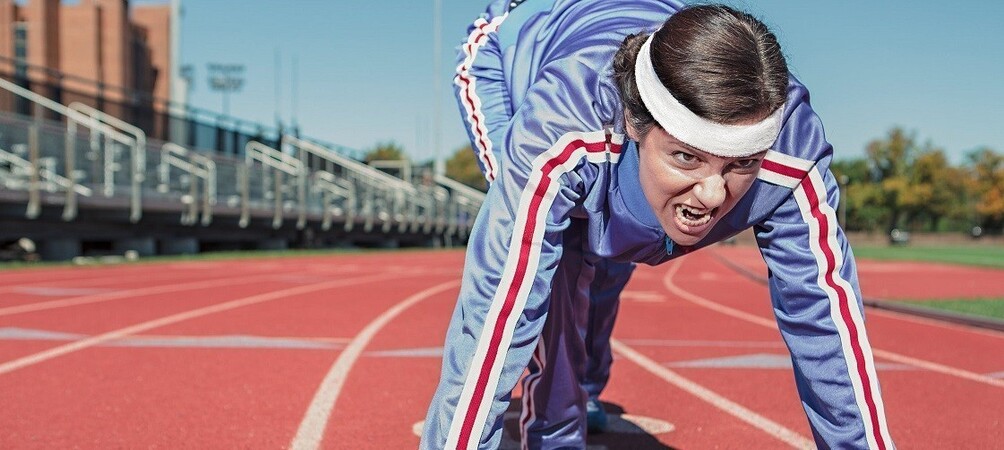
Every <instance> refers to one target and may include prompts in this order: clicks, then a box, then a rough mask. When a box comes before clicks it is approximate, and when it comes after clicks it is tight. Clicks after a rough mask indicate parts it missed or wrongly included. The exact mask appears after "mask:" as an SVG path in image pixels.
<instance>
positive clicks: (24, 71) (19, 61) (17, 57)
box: [14, 22, 28, 77]
mask: <svg viewBox="0 0 1004 450" xmlns="http://www.w3.org/2000/svg"><path fill="white" fill-rule="evenodd" d="M14 61H15V62H14V75H15V76H17V77H26V76H28V24H27V23H25V22H17V23H15V24H14Z"/></svg>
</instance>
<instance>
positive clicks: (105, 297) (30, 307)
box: [0, 273, 272, 316]
mask: <svg viewBox="0 0 1004 450" xmlns="http://www.w3.org/2000/svg"><path fill="white" fill-rule="evenodd" d="M263 278H272V276H270V275H267V274H260V273H259V274H255V275H242V276H239V277H228V278H217V279H214V280H204V281H195V282H191V283H180V284H178V283H170V284H165V285H160V286H152V287H144V288H138V289H126V290H124V291H115V292H106V293H102V294H92V295H84V296H80V297H71V298H64V299H60V300H51V301H47V302H37V303H29V304H25V305H17V306H8V307H6V308H0V316H10V315H14V314H23V313H27V312H34V311H44V310H48V309H57V308H65V307H68V306H77V305H83V304H88V303H99V302H105V301H109V300H117V299H120V298H128V297H139V296H146V295H157V294H166V293H168V292H179V291H188V290H193V289H205V288H213V287H220V286H229V285H233V284H246V283H247V282H249V281H252V280H256V281H260V280H262V279H263Z"/></svg>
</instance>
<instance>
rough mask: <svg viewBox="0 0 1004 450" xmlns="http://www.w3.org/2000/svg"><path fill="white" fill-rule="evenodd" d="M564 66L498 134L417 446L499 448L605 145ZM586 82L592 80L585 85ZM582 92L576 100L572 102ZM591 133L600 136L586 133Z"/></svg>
mask: <svg viewBox="0 0 1004 450" xmlns="http://www.w3.org/2000/svg"><path fill="white" fill-rule="evenodd" d="M587 78H588V77H586V76H580V77H577V78H576V75H574V74H569V73H568V72H567V67H565V66H564V65H563V64H561V63H557V64H555V66H554V67H551V68H546V69H544V70H542V71H541V73H540V76H539V78H538V81H537V82H535V83H534V85H533V86H532V87H531V88H530V90H529V92H528V95H527V98H526V101H525V102H523V103H522V104H521V106H520V107H519V108H518V109H517V110H516V111H515V113H514V115H513V118H512V121H511V123H510V124H509V126H508V127H507V128H506V131H505V133H504V134H503V137H502V142H501V145H502V147H501V152H500V155H501V156H500V159H499V170H498V175H497V177H496V179H495V181H494V182H493V183H492V184H491V187H490V188H489V190H488V194H487V198H486V199H485V202H484V203H483V206H482V209H481V211H480V213H479V214H478V218H477V220H476V222H475V226H474V229H473V231H472V234H471V239H470V241H469V243H468V250H467V258H466V262H465V266H464V275H463V284H462V287H461V292H460V297H459V299H458V301H457V306H456V308H455V310H454V314H453V318H452V321H451V324H450V327H449V329H448V331H447V338H446V343H445V346H444V353H443V367H442V375H441V378H440V384H439V386H438V388H437V391H436V393H435V394H434V397H433V400H432V405H431V406H430V409H429V413H428V415H427V418H426V424H425V430H424V432H423V439H422V448H436V449H441V448H458V447H459V448H497V447H498V445H499V442H500V440H501V434H502V433H501V431H502V426H501V425H502V415H503V413H504V412H505V409H506V407H507V406H508V400H509V396H510V392H511V390H512V388H513V387H514V386H515V384H516V382H517V381H518V379H519V377H520V376H521V375H522V373H523V370H524V368H525V367H526V365H527V362H528V361H529V360H530V358H531V356H532V353H533V350H534V348H535V344H536V342H537V338H538V336H539V335H540V332H541V330H542V328H543V325H544V320H545V319H546V312H547V308H548V298H549V295H550V291H551V279H552V277H553V276H554V273H555V270H556V268H557V266H558V262H559V260H560V259H561V254H562V242H561V235H562V232H563V231H564V230H565V229H566V228H567V227H568V224H569V220H570V219H569V217H570V213H571V211H572V210H573V209H574V208H576V206H577V203H578V202H579V200H580V198H581V196H582V195H583V193H584V192H585V191H586V190H587V189H588V186H589V185H590V183H591V181H590V180H592V179H594V178H595V172H596V169H595V168H594V167H593V166H592V165H591V164H590V162H592V163H599V162H602V161H605V160H606V159H608V158H610V157H611V152H610V151H609V149H610V148H611V145H612V144H611V143H610V142H608V138H607V134H606V133H605V132H604V131H603V126H602V125H601V124H600V123H597V122H598V119H596V114H595V113H594V112H593V111H592V110H591V108H592V106H591V104H590V103H588V102H585V103H584V104H580V103H579V102H574V101H571V100H570V99H574V98H586V97H584V96H585V95H587V92H584V91H587V90H588V88H587V87H585V86H583V85H582V84H581V83H574V82H571V81H572V80H576V81H583V80H586V79H587ZM587 86H588V84H587ZM576 96H579V97H576ZM582 130H597V131H585V132H584V131H582Z"/></svg>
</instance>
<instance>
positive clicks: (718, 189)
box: [694, 174, 727, 209]
mask: <svg viewBox="0 0 1004 450" xmlns="http://www.w3.org/2000/svg"><path fill="white" fill-rule="evenodd" d="M726 193H727V190H726V188H725V178H722V175H721V174H712V175H710V176H708V177H706V178H704V179H703V180H701V181H700V182H699V183H697V185H696V186H694V195H695V196H696V197H697V200H698V201H699V202H701V204H702V205H703V206H704V207H705V208H708V209H712V208H717V207H719V206H722V203H724V202H725V196H726Z"/></svg>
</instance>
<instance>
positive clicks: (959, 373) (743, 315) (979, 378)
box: [662, 260, 1004, 387]
mask: <svg viewBox="0 0 1004 450" xmlns="http://www.w3.org/2000/svg"><path fill="white" fill-rule="evenodd" d="M681 265H683V264H682V262H681V261H680V260H676V261H675V262H673V263H672V266H671V267H670V268H669V270H668V271H666V275H665V276H664V277H663V279H662V281H663V284H664V285H665V286H666V289H669V290H670V291H671V292H673V293H674V294H677V295H679V296H680V297H683V298H684V299H685V300H687V301H690V302H691V303H694V304H696V305H699V306H703V307H705V308H708V309H711V310H714V311H717V312H720V313H722V314H726V315H729V316H732V317H735V318H737V319H740V320H745V321H747V322H750V323H754V324H757V325H760V326H764V327H767V328H770V329H772V330H776V329H777V324H776V323H775V322H774V321H773V320H767V319H764V318H763V317H759V316H755V315H753V314H750V313H747V312H744V311H740V310H738V309H733V308H730V307H728V306H725V305H722V304H719V303H715V302H712V301H711V300H708V299H706V298H704V297H700V296H697V295H694V294H692V293H690V292H687V291H684V290H683V289H682V288H680V287H678V286H676V284H674V283H673V276H674V275H676V272H677V271H678V270H679V269H680V266H681ZM872 354H873V355H876V356H881V357H883V358H885V359H888V360H890V361H895V362H898V363H902V364H909V365H912V366H915V367H919V368H922V369H927V370H930V371H933V372H938V373H941V374H944V375H949V376H952V377H956V378H962V379H965V380H970V381H975V382H977V383H983V384H988V385H990V386H995V387H1004V380H998V379H995V378H991V377H988V376H986V375H981V374H978V373H975V372H970V371H968V370H964V369H959V368H957V367H951V366H946V365H944V364H938V363H936V362H932V361H927V360H923V359H919V358H914V357H911V356H906V355H901V354H899V353H895V352H890V351H887V350H881V349H878V348H875V347H872Z"/></svg>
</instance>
